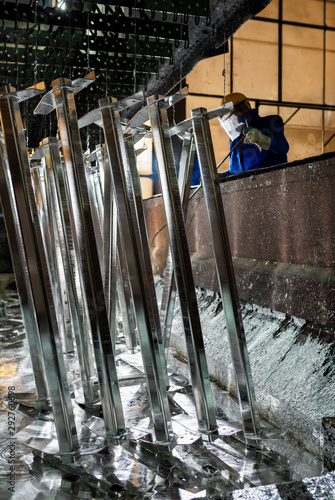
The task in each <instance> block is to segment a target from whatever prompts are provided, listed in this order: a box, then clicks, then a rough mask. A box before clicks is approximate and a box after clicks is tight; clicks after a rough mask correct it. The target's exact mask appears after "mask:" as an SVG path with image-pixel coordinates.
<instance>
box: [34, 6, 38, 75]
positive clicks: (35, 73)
mask: <svg viewBox="0 0 335 500" xmlns="http://www.w3.org/2000/svg"><path fill="white" fill-rule="evenodd" d="M34 23H35V27H34V29H35V35H36V36H35V54H34V70H33V71H34V85H36V84H37V67H38V28H37V0H35V19H34Z"/></svg>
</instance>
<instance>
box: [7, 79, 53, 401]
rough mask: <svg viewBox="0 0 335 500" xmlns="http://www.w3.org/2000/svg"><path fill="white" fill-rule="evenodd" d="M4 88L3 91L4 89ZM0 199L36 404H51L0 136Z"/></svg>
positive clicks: (34, 310)
mask: <svg viewBox="0 0 335 500" xmlns="http://www.w3.org/2000/svg"><path fill="white" fill-rule="evenodd" d="M1 91H2V92H3V89H1ZM0 200H1V207H2V213H3V216H4V221H5V226H6V233H7V239H8V244H9V248H10V254H11V259H12V264H13V269H14V275H15V282H16V288H17V291H18V295H19V301H20V306H21V311H22V317H23V323H24V327H25V332H26V336H27V342H28V348H29V353H30V358H31V364H32V370H33V374H34V381H35V387H36V394H37V403H36V406H39V407H41V408H43V407H46V408H48V407H49V403H48V401H49V394H48V387H47V381H46V373H45V366H44V360H43V353H42V345H41V339H40V335H39V327H38V322H37V315H36V309H35V304H34V297H33V294H32V289H31V280H30V276H29V272H28V264H27V255H26V252H25V249H24V243H23V236H22V231H21V226H20V224H19V215H18V212H17V208H16V202H15V195H14V191H13V185H12V181H11V175H10V171H9V169H8V165H6V163H5V151H4V149H3V143H2V139H1V140H0Z"/></svg>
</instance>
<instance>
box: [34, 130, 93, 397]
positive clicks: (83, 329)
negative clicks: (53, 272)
mask: <svg viewBox="0 0 335 500" xmlns="http://www.w3.org/2000/svg"><path fill="white" fill-rule="evenodd" d="M59 146H60V144H59V141H57V139H55V138H52V137H49V138H46V139H44V140H43V141H42V143H41V146H40V148H39V149H40V151H41V153H42V154H43V155H44V156H45V164H46V175H47V187H48V190H49V199H50V200H51V206H50V210H51V213H52V214H53V218H54V224H55V230H56V233H57V237H58V241H59V248H60V252H61V258H62V266H63V270H64V276H65V282H66V286H67V294H68V300H69V308H70V312H71V326H72V328H73V334H74V337H75V341H76V347H77V350H76V353H77V356H78V361H79V369H80V376H81V382H82V390H83V395H84V401H85V403H86V404H87V405H93V404H94V403H96V402H97V400H98V387H97V384H96V381H97V378H96V370H95V365H94V360H93V352H92V346H91V342H90V337H89V333H90V330H89V327H88V322H87V315H88V312H87V304H86V303H85V301H84V300H83V290H82V289H81V288H80V286H78V284H77V283H76V276H78V273H79V271H78V265H77V261H76V258H75V255H74V244H73V235H72V232H71V223H70V216H69V208H68V205H67V200H66V195H65V185H64V177H63V169H62V164H61V157H60V151H59Z"/></svg>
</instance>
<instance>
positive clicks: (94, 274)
mask: <svg viewBox="0 0 335 500" xmlns="http://www.w3.org/2000/svg"><path fill="white" fill-rule="evenodd" d="M70 83H71V82H70V81H69V80H67V79H64V78H60V79H58V80H55V81H54V82H53V88H54V91H53V92H54V93H53V95H54V99H55V107H56V111H57V120H58V126H59V132H60V139H61V143H62V151H63V155H64V177H65V184H66V196H67V203H68V206H69V207H71V210H70V211H69V214H70V220H71V227H72V232H73V238H74V245H75V251H76V256H77V260H78V264H79V269H80V279H81V281H82V285H83V288H84V290H85V297H86V300H87V301H88V302H87V303H88V312H89V322H90V327H91V333H92V338H93V346H94V354H95V361H96V367H97V371H98V380H99V388H100V398H101V405H102V411H103V415H104V419H105V425H106V432H107V436H108V437H109V438H111V437H113V436H116V435H119V434H120V433H122V432H123V431H124V418H123V412H122V404H121V398H120V392H119V387H118V381H117V375H116V368H115V360H114V353H113V348H112V341H111V333H110V329H109V323H108V315H107V310H106V305H105V299H104V290H103V282H102V275H101V270H100V262H99V255H98V250H97V243H96V241H95V237H94V227H93V222H92V216H91V212H90V210H89V197H88V192H87V185H86V176H85V167H84V161H83V153H82V148H81V141H80V135H79V128H78V120H77V114H76V105H75V101H74V95H73V88H72V86H71V84H70ZM37 109H38V108H37ZM35 113H36V110H35Z"/></svg>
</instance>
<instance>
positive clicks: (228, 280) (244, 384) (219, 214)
mask: <svg viewBox="0 0 335 500" xmlns="http://www.w3.org/2000/svg"><path fill="white" fill-rule="evenodd" d="M206 112H207V110H206V109H205V108H198V109H194V110H192V111H191V117H192V118H193V120H192V121H193V129H194V135H195V141H196V147H197V153H198V158H199V164H200V170H201V178H202V184H203V189H204V195H205V200H206V206H207V210H208V218H209V226H210V231H211V237H212V242H213V251H214V259H215V266H216V271H217V275H218V281H219V286H220V292H221V298H222V303H223V307H224V311H225V316H226V322H227V330H228V335H229V342H230V348H231V355H232V359H233V365H234V372H235V377H236V384H237V391H238V396H239V403H240V411H241V416H242V421H243V428H244V432H245V434H251V435H255V436H257V435H258V433H259V429H260V424H259V417H258V411H257V407H256V399H255V391H254V385H253V381H252V376H251V369H250V362H249V356H248V351H247V345H246V339H245V333H244V328H243V321H242V317H241V311H240V305H239V299H238V293H237V288H236V281H235V274H234V267H233V261H232V256H231V250H230V246H229V238H228V231H227V226H226V220H225V214H224V210H223V204H222V197H221V191H220V186H219V182H218V175H217V172H216V162H215V156H214V149H213V143H212V137H211V132H210V128H209V122H208V120H209V119H208V117H207V116H202V115H203V114H205V113H206Z"/></svg>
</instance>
